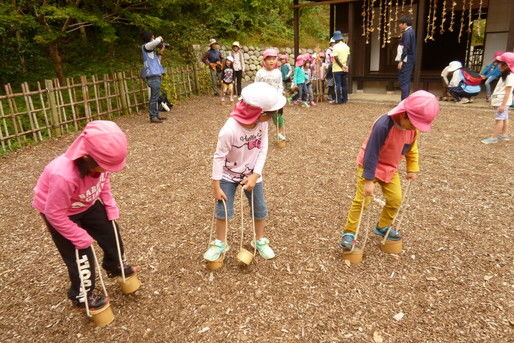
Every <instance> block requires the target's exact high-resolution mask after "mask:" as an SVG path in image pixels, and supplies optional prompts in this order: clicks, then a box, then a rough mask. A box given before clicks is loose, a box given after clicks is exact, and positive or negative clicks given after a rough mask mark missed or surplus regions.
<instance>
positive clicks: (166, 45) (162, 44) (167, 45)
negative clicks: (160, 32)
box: [157, 42, 171, 49]
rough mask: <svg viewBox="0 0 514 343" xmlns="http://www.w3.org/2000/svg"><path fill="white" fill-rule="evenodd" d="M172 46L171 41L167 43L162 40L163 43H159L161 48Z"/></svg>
mask: <svg viewBox="0 0 514 343" xmlns="http://www.w3.org/2000/svg"><path fill="white" fill-rule="evenodd" d="M170 46H171V45H170V44H169V43H166V42H161V44H159V45H157V47H158V48H159V49H161V48H163V47H164V48H169V47H170Z"/></svg>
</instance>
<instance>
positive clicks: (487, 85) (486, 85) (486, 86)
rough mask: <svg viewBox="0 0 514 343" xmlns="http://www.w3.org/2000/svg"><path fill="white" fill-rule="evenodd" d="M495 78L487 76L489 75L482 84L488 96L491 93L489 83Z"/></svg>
mask: <svg viewBox="0 0 514 343" xmlns="http://www.w3.org/2000/svg"><path fill="white" fill-rule="evenodd" d="M496 79H497V77H494V76H489V77H488V78H487V79H486V80H485V83H484V85H485V91H486V94H487V95H489V96H490V95H491V94H493V92H492V90H491V83H492V82H493V81H494V80H496Z"/></svg>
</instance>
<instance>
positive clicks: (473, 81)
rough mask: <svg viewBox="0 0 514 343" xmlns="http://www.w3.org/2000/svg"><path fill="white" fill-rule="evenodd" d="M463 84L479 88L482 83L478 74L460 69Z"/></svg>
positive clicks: (466, 69) (467, 69)
mask: <svg viewBox="0 0 514 343" xmlns="http://www.w3.org/2000/svg"><path fill="white" fill-rule="evenodd" d="M460 70H461V71H462V76H463V77H464V83H465V84H467V85H469V86H479V85H480V84H481V83H482V80H483V79H482V77H481V76H480V74H479V73H477V72H476V71H474V70H471V69H469V68H461V69H460Z"/></svg>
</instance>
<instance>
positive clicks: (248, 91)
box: [241, 82, 287, 112]
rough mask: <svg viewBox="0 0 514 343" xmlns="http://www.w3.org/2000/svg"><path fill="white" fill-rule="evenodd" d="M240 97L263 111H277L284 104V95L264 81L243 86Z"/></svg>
mask: <svg viewBox="0 0 514 343" xmlns="http://www.w3.org/2000/svg"><path fill="white" fill-rule="evenodd" d="M241 98H242V99H243V101H244V102H246V103H247V104H248V105H251V106H255V107H259V108H262V111H263V112H271V111H278V110H279V109H281V108H282V107H284V106H285V104H286V101H287V100H286V97H285V96H283V95H282V94H279V92H278V91H277V89H276V88H275V87H273V86H271V85H269V84H267V83H266V82H254V83H251V84H249V85H248V86H246V87H245V88H243V90H242V91H241Z"/></svg>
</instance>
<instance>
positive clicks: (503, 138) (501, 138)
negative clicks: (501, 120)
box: [496, 136, 510, 141]
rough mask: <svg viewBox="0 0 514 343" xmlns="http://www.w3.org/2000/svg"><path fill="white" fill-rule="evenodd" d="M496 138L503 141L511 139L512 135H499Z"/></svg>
mask: <svg viewBox="0 0 514 343" xmlns="http://www.w3.org/2000/svg"><path fill="white" fill-rule="evenodd" d="M496 138H498V139H499V140H501V141H510V137H509V136H498V137H496Z"/></svg>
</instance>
